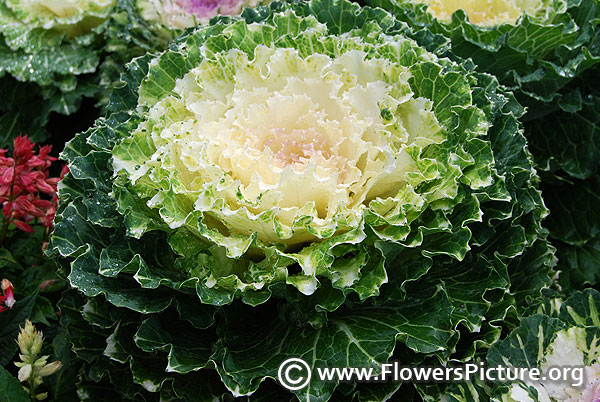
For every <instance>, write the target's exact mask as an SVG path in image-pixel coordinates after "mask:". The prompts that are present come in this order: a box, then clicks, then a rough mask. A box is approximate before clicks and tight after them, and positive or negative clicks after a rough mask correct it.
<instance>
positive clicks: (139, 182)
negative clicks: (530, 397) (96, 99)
mask: <svg viewBox="0 0 600 402" xmlns="http://www.w3.org/2000/svg"><path fill="white" fill-rule="evenodd" d="M445 48H446V43H445V42H444V40H443V38H441V37H439V36H436V35H432V34H427V33H425V34H423V32H416V31H413V30H411V29H409V28H407V26H406V25H405V24H403V23H401V22H400V21H398V20H396V19H395V18H394V17H393V16H392V15H390V14H389V13H387V12H385V11H383V10H381V9H373V8H369V7H364V8H361V7H359V6H358V5H356V4H353V3H350V2H348V1H346V0H336V1H333V2H332V1H324V0H313V1H310V2H306V3H279V2H274V3H271V4H269V5H268V6H266V7H259V8H257V9H255V10H254V9H251V8H247V9H245V10H244V12H243V13H242V16H241V17H240V18H235V17H230V18H228V17H221V18H219V19H213V20H212V21H211V22H210V23H209V24H206V25H204V26H200V27H198V28H197V29H196V30H193V31H187V32H186V33H185V34H184V35H182V36H181V37H179V38H178V39H177V40H176V41H175V42H174V43H172V44H171V45H170V46H169V49H168V50H166V51H165V52H163V53H162V54H160V55H158V56H155V55H152V54H149V55H146V56H143V57H140V58H137V59H135V60H133V61H132V62H131V63H130V64H129V65H128V71H127V73H126V74H125V75H124V76H123V77H122V79H123V81H124V82H125V85H124V86H123V87H122V88H119V89H118V90H117V91H115V93H114V94H113V96H112V98H111V101H110V103H109V105H108V115H107V117H106V118H105V119H100V120H98V121H97V122H96V124H95V125H94V127H92V128H91V129H90V130H88V131H86V132H84V133H81V134H79V135H77V137H76V138H75V139H74V140H72V141H71V142H70V143H69V144H68V145H67V146H66V148H65V150H64V152H63V154H62V157H63V158H65V159H66V160H68V162H69V166H70V173H69V174H67V176H66V177H65V179H64V180H63V182H62V184H61V188H60V191H59V193H60V196H59V197H60V205H59V211H58V212H57V215H56V221H55V223H56V227H55V231H54V234H53V237H52V240H51V245H50V247H49V250H51V251H52V252H53V253H54V255H55V257H56V258H57V259H58V260H59V261H60V262H61V264H62V266H63V267H64V269H65V271H66V272H67V273H68V278H69V281H70V283H71V285H72V286H73V287H74V288H77V289H78V290H79V291H81V292H82V293H83V295H84V296H85V297H83V296H81V295H80V294H78V293H77V292H75V291H73V292H69V293H67V294H65V297H64V299H63V301H62V302H61V304H62V311H63V323H64V325H65V326H66V328H67V331H68V333H69V336H70V338H71V339H72V341H73V343H74V351H75V352H76V353H77V355H78V357H79V358H80V362H81V370H82V371H81V372H82V373H83V374H82V381H81V383H80V384H79V387H80V395H83V396H84V398H83V399H91V400H93V398H94V397H95V395H97V394H96V392H98V390H99V389H102V391H101V392H102V393H103V395H106V393H112V395H116V396H115V397H121V398H125V399H129V398H131V399H134V398H136V397H137V396H142V397H143V398H145V399H146V400H159V399H163V400H164V399H167V398H182V399H186V398H198V395H203V396H205V397H206V399H207V400H212V399H213V398H220V397H221V396H224V395H228V394H229V395H235V396H241V395H250V398H251V399H253V398H256V399H257V400H260V398H271V400H282V399H283V398H288V399H289V397H290V395H289V394H287V395H286V393H285V392H284V391H283V390H282V389H280V388H278V387H277V388H275V389H273V387H271V386H269V381H265V380H266V379H268V378H275V377H276V374H277V367H278V365H279V364H280V363H281V362H282V361H283V360H285V359H286V358H288V357H290V356H299V357H303V358H305V359H306V360H307V361H308V362H309V364H311V365H312V366H324V365H327V366H331V367H334V366H337V367H342V366H355V365H362V366H369V367H374V368H376V369H378V367H379V365H380V364H381V363H383V362H385V361H386V360H388V359H391V358H400V359H403V360H404V361H412V360H415V361H424V360H428V359H433V360H435V361H438V362H440V361H441V362H446V361H448V360H449V359H467V358H470V357H471V356H473V355H474V354H476V353H480V350H482V349H485V348H486V347H488V346H489V344H490V343H493V342H494V341H496V340H497V339H498V338H499V336H500V334H501V331H502V326H503V325H504V326H509V325H510V320H509V321H507V322H504V319H505V318H506V317H507V314H510V313H511V312H513V311H517V310H519V311H520V309H521V307H522V306H523V305H524V304H526V302H527V300H528V297H534V298H535V297H539V296H540V291H541V289H543V288H545V287H547V286H548V285H549V283H550V277H549V275H550V274H551V269H552V266H553V265H554V257H553V249H552V248H551V247H550V246H549V245H548V243H547V242H546V235H547V233H546V231H545V230H544V229H543V228H542V226H541V220H542V219H543V218H544V216H545V215H546V214H547V210H546V209H545V207H544V205H543V202H542V199H541V194H540V192H539V190H538V189H537V182H538V178H537V176H536V175H535V171H534V169H533V167H532V163H533V162H532V159H531V155H530V154H529V151H528V148H527V145H526V141H525V138H524V136H523V132H522V127H521V125H520V123H519V121H518V118H519V117H521V116H522V115H523V113H524V111H523V109H522V108H521V106H520V105H519V104H518V103H517V102H516V100H515V98H514V96H513V95H512V94H511V93H510V92H507V91H506V90H505V88H504V87H502V86H500V85H499V84H498V82H497V81H496V79H495V78H494V77H493V76H491V75H488V74H482V73H478V72H475V71H473V65H472V63H469V62H465V61H462V60H458V59H456V60H455V61H452V60H450V59H448V58H445V57H441V56H440V54H442V53H443V51H444V49H445ZM83 334H87V335H85V336H84V335H83ZM463 338H468V339H471V340H472V341H470V342H459V341H460V340H461V339H463ZM411 359H412V360H411ZM198 377H201V378H202V379H203V380H202V381H198ZM352 387H353V388H354V387H356V389H355V390H354V391H350V392H355V393H356V395H359V394H360V395H368V394H369V393H371V392H372V393H375V394H376V395H380V393H385V392H393V391H395V390H397V387H398V386H397V385H396V388H395V389H394V390H392V391H390V390H389V389H387V388H386V387H381V388H380V389H377V390H375V389H371V388H369V387H368V386H367V385H364V384H363V385H357V384H352ZM336 388H337V389H336ZM346 391H347V389H346V388H344V387H341V388H339V387H337V384H336V383H334V382H329V383H323V382H320V381H319V380H318V379H313V381H311V383H310V384H309V386H308V387H307V388H306V389H303V390H299V391H296V392H295V394H296V396H297V397H298V398H299V399H301V400H306V401H308V400H328V399H330V398H336V395H337V397H339V395H338V394H339V393H340V392H346ZM419 391H421V390H419ZM192 395H194V396H192ZM382 395H383V394H381V395H380V398H383V396H382Z"/></svg>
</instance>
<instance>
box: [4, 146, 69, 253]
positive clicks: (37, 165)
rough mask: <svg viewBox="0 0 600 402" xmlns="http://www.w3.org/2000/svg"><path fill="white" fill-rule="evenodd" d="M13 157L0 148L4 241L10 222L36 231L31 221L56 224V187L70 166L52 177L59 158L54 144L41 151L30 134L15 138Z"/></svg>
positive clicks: (48, 224)
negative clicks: (55, 162)
mask: <svg viewBox="0 0 600 402" xmlns="http://www.w3.org/2000/svg"><path fill="white" fill-rule="evenodd" d="M13 144H14V151H13V157H12V158H10V157H7V156H6V154H7V150H5V149H0V205H1V206H2V215H3V216H4V227H3V230H2V234H1V235H0V243H2V242H3V240H4V236H5V235H6V230H7V229H8V225H10V224H11V223H12V224H14V226H15V227H16V228H18V229H20V230H23V231H25V232H29V233H31V232H33V227H32V226H31V223H32V221H33V220H34V219H36V218H37V219H39V220H40V223H41V224H42V225H44V226H45V227H47V228H50V227H52V221H53V220H54V214H55V213H56V206H57V203H58V197H57V195H56V188H57V184H58V182H59V181H60V180H61V179H62V178H63V176H64V175H65V174H66V172H67V171H68V169H66V167H63V170H62V172H61V175H60V178H57V177H49V169H50V165H51V164H52V162H54V161H56V158H55V157H53V156H50V151H51V150H52V146H50V145H45V146H43V147H40V148H39V150H38V152H37V154H36V153H35V151H34V148H35V144H34V143H32V142H31V141H30V140H29V138H27V136H19V137H17V138H15V140H14V143H13Z"/></svg>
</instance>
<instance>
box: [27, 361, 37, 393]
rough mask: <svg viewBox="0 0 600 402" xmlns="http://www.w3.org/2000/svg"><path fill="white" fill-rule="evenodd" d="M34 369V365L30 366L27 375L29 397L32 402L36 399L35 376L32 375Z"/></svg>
mask: <svg viewBox="0 0 600 402" xmlns="http://www.w3.org/2000/svg"><path fill="white" fill-rule="evenodd" d="M34 370H35V366H33V365H32V366H31V374H30V375H29V396H30V397H31V400H32V402H35V401H37V399H35V377H34V375H33V373H34Z"/></svg>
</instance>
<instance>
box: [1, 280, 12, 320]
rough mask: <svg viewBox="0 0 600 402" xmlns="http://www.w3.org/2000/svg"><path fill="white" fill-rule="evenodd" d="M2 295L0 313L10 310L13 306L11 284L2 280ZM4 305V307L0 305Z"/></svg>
mask: <svg viewBox="0 0 600 402" xmlns="http://www.w3.org/2000/svg"><path fill="white" fill-rule="evenodd" d="M1 287H2V295H0V313H1V312H3V311H5V310H7V309H11V308H12V307H13V306H14V304H15V296H14V290H15V288H14V287H13V284H12V283H10V281H9V280H8V279H2V284H1ZM1 303H4V306H3V305H2V304H1Z"/></svg>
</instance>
